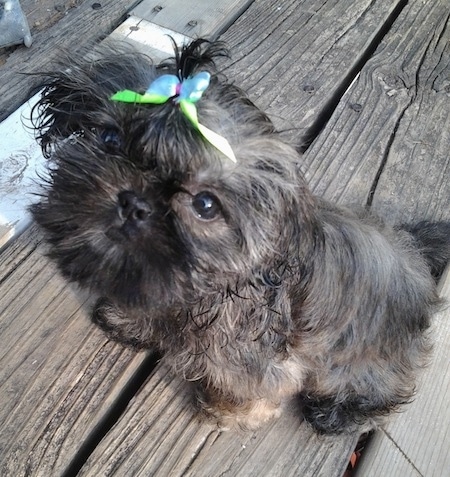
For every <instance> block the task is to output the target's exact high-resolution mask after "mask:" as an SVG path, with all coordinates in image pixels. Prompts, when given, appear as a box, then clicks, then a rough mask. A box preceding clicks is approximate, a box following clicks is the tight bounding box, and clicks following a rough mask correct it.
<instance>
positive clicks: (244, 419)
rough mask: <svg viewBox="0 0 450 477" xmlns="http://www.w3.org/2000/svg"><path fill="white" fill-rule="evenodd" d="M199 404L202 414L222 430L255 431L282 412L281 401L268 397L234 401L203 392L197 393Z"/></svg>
mask: <svg viewBox="0 0 450 477" xmlns="http://www.w3.org/2000/svg"><path fill="white" fill-rule="evenodd" d="M197 405H198V407H199V408H200V412H201V414H202V415H203V416H204V417H206V419H207V420H208V421H210V422H211V423H213V424H215V425H216V426H217V427H218V429H219V430H221V431H228V430H230V429H234V430H244V431H254V430H256V429H259V428H260V427H261V426H262V425H264V424H265V423H266V422H268V421H271V420H272V419H276V418H278V417H280V416H281V413H282V411H281V406H280V404H279V403H273V402H272V401H269V400H267V399H263V398H260V399H254V400H248V401H245V402H240V403H236V402H233V403H232V402H230V401H228V400H224V399H220V398H218V397H217V396H216V397H214V398H213V399H211V396H210V395H207V394H204V393H203V392H199V393H197Z"/></svg>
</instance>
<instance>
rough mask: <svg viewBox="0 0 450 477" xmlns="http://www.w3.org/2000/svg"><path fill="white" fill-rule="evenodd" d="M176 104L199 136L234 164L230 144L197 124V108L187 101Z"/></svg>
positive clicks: (235, 160)
mask: <svg viewBox="0 0 450 477" xmlns="http://www.w3.org/2000/svg"><path fill="white" fill-rule="evenodd" d="M178 104H179V105H180V109H181V111H183V113H184V115H185V116H186V117H187V118H188V119H189V121H190V122H191V123H192V125H193V126H194V127H195V128H196V129H197V130H198V131H199V132H200V134H201V135H202V136H203V137H204V138H205V139H206V140H207V141H208V142H209V143H211V144H212V145H213V146H214V147H215V148H216V149H218V150H219V151H220V152H221V153H222V154H224V155H225V156H227V157H228V158H229V159H230V160H231V161H232V162H234V163H236V162H237V159H236V156H235V155H234V152H233V149H232V148H231V146H230V143H229V142H228V141H227V140H226V139H225V138H224V137H223V136H220V134H217V133H215V132H214V131H211V129H208V128H207V127H206V126H203V125H202V124H200V123H199V122H198V114H197V108H196V107H195V104H194V103H191V102H190V101H187V100H182V101H180V102H179V103H178Z"/></svg>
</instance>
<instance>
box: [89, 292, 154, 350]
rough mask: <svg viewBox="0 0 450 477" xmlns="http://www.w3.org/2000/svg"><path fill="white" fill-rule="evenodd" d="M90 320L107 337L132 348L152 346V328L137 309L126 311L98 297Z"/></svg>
mask: <svg viewBox="0 0 450 477" xmlns="http://www.w3.org/2000/svg"><path fill="white" fill-rule="evenodd" d="M92 321H93V322H94V323H95V324H96V325H97V326H98V327H99V328H101V329H102V330H103V331H104V332H105V334H106V335H107V337H108V338H109V339H111V340H113V341H117V342H118V343H121V344H122V345H124V346H126V347H128V348H132V349H134V350H143V349H149V348H150V349H151V348H154V342H153V341H152V330H151V328H150V326H149V320H147V319H146V317H145V313H143V312H140V311H138V310H133V311H130V310H127V311H126V312H125V311H124V310H123V309H121V308H119V307H118V306H117V305H116V304H114V303H112V302H111V301H109V300H108V299H107V298H100V299H99V300H98V301H97V303H96V304H95V305H94V309H93V312H92Z"/></svg>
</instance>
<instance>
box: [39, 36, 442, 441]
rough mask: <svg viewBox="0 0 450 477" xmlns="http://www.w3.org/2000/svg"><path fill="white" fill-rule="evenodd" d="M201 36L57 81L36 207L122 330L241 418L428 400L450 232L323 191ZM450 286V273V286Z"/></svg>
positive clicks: (362, 411) (59, 254)
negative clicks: (420, 387)
mask: <svg viewBox="0 0 450 477" xmlns="http://www.w3.org/2000/svg"><path fill="white" fill-rule="evenodd" d="M223 54H224V50H223V47H222V45H221V44H219V43H210V42H208V41H206V40H201V39H200V40H196V41H194V42H192V43H191V44H189V45H186V46H184V47H183V48H181V49H176V54H175V58H174V59H172V60H168V61H166V62H163V63H162V64H160V65H157V66H155V65H153V64H152V63H151V61H150V60H149V59H148V58H147V57H146V56H144V55H142V54H140V53H137V52H130V51H127V52H124V51H121V50H120V49H119V50H115V51H113V50H112V49H111V48H103V50H101V54H100V56H98V55H97V56H96V58H94V59H91V60H89V61H81V60H80V61H79V60H71V61H70V62H69V63H68V64H67V65H65V66H64V67H63V68H61V71H59V72H57V73H54V74H51V75H49V79H48V81H47V83H46V84H45V88H44V91H43V94H42V98H41V100H40V102H39V104H38V105H37V107H36V109H35V110H34V121H35V126H36V129H37V131H38V138H39V140H40V143H41V146H42V149H43V152H44V154H45V155H46V156H47V157H48V158H49V159H50V160H49V173H48V178H47V180H46V182H47V184H46V185H45V187H44V191H43V192H42V195H41V198H40V202H39V203H37V204H35V205H33V206H32V207H31V211H32V214H33V216H34V218H35V220H36V221H37V222H38V224H40V226H41V227H42V229H43V230H44V232H45V235H46V239H47V242H48V244H49V256H50V257H51V258H53V259H54V260H55V261H56V263H57V264H58V266H59V268H60V270H61V272H62V273H63V275H64V276H65V277H66V278H67V279H68V280H70V281H74V282H77V283H78V284H79V285H81V286H82V287H86V288H88V289H90V290H91V291H92V293H93V294H95V296H96V297H97V298H98V301H97V304H96V305H95V309H94V311H93V320H94V322H95V323H97V324H98V325H99V326H100V327H101V328H102V329H103V330H105V331H106V333H107V334H108V336H109V337H110V338H111V339H114V340H116V341H119V342H121V343H123V344H125V345H127V346H131V347H133V348H135V349H158V350H160V351H161V352H162V353H163V355H164V359H165V360H166V362H168V363H169V364H170V366H171V367H172V369H173V370H174V372H176V373H179V374H180V375H181V376H183V377H184V378H185V379H186V380H189V381H195V382H196V383H197V385H196V389H197V393H196V397H197V401H198V403H199V405H200V406H201V409H202V411H203V412H204V413H206V414H207V415H209V416H210V417H211V418H213V419H215V420H216V422H218V423H219V425H221V426H230V425H233V424H237V425H238V426H241V427H244V428H254V427H257V426H258V425H259V424H261V423H262V422H264V421H266V420H267V419H269V418H270V417H272V416H276V415H278V414H279V413H280V409H281V405H282V404H283V403H285V402H286V401H288V400H289V399H292V397H299V398H300V399H301V400H302V402H303V413H304V417H305V419H306V420H307V421H308V422H309V423H310V424H311V425H312V426H313V427H314V428H315V429H316V430H317V431H318V432H322V433H338V432H342V431H353V430H361V429H363V428H364V429H367V428H369V427H370V426H373V425H374V423H375V422H376V420H377V419H376V418H377V417H379V416H382V415H384V414H387V413H388V412H389V411H391V410H393V409H396V408H397V407H398V406H399V405H400V404H402V403H405V402H407V401H409V400H410V399H411V397H412V395H413V393H414V375H415V372H416V370H417V369H418V368H420V367H421V366H423V365H424V364H425V363H426V360H427V351H428V350H429V348H430V345H429V342H428V339H427V334H426V329H427V328H428V326H429V322H430V315H431V314H432V313H433V311H434V310H435V307H436V305H437V304H438V302H439V300H438V297H437V294H436V286H435V278H436V277H437V276H438V275H439V273H440V272H442V270H443V268H444V266H445V264H446V263H447V261H448V260H449V257H450V240H449V235H450V223H429V222H422V223H421V224H419V225H417V226H411V227H409V226H401V227H397V228H392V227H390V226H388V225H386V224H384V223H382V221H381V220H379V219H377V218H374V217H371V216H369V215H368V214H360V213H359V212H352V211H350V210H347V209H344V208H341V207H337V206H335V205H332V204H330V203H328V202H326V201H325V200H323V199H321V198H319V197H316V196H314V195H313V194H312V193H311V192H310V190H309V189H308V186H307V184H306V183H305V180H304V178H303V176H302V174H301V172H300V170H299V164H300V163H301V158H300V156H299V155H298V153H297V152H296V151H295V150H294V149H293V148H292V147H291V146H289V145H288V144H286V143H285V142H283V141H282V140H281V139H280V137H279V136H278V135H277V133H276V131H275V130H274V127H273V125H272V123H271V121H270V120H269V118H268V117H267V116H266V115H265V114H264V113H263V112H262V111H260V110H259V109H258V108H257V107H256V106H255V105H254V104H253V103H252V102H251V101H250V100H249V99H248V98H247V97H246V95H245V94H244V93H243V92H242V91H241V90H240V89H239V88H237V87H236V86H234V85H232V84H230V83H228V82H227V81H226V80H225V79H224V78H223V77H222V75H220V74H218V73H217V71H216V69H215V68H214V58H215V57H217V56H218V55H223ZM433 275H434V277H433Z"/></svg>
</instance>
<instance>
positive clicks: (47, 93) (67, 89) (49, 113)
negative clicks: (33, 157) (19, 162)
mask: <svg viewBox="0 0 450 477" xmlns="http://www.w3.org/2000/svg"><path fill="white" fill-rule="evenodd" d="M43 86H44V89H43V90H42V92H41V98H40V100H39V101H38V103H37V104H36V105H35V106H34V108H33V110H32V117H31V119H32V123H33V126H34V128H35V131H36V137H37V140H38V141H39V143H40V145H41V148H42V152H43V154H44V156H46V157H48V156H50V152H51V146H52V144H54V143H55V142H57V141H60V140H62V139H65V138H68V137H70V136H71V135H72V134H74V133H76V132H78V131H82V129H83V116H84V115H85V113H86V103H88V102H89V103H90V102H91V101H92V100H91V98H87V95H86V92H85V88H83V87H82V86H81V84H80V82H79V81H78V80H75V79H74V78H73V77H72V76H71V75H70V73H69V72H60V73H55V74H53V75H52V76H51V77H49V79H48V81H47V82H46V83H45V84H44V85H43Z"/></svg>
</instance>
